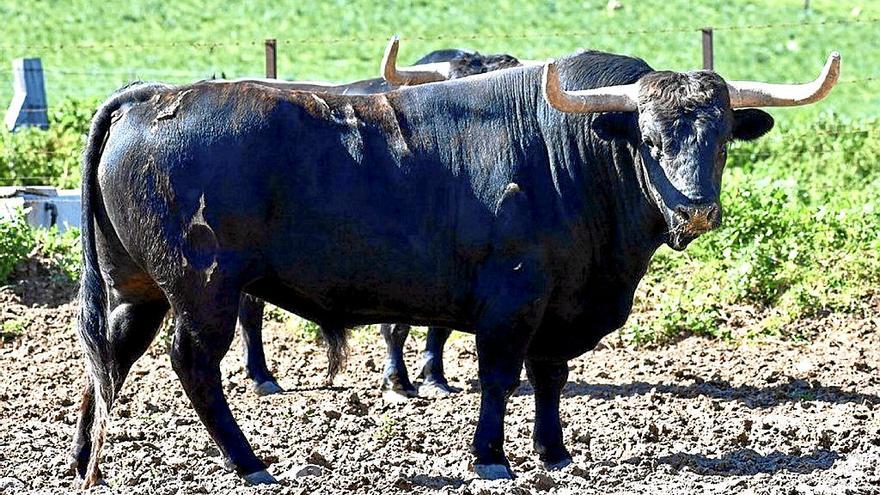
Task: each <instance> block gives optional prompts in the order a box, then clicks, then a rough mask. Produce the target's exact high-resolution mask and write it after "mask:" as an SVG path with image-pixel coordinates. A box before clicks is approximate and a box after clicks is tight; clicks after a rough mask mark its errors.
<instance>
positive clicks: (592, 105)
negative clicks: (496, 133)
mask: <svg viewBox="0 0 880 495" xmlns="http://www.w3.org/2000/svg"><path fill="white" fill-rule="evenodd" d="M541 88H542V89H543V91H544V99H546V100H547V103H549V104H550V106H552V107H553V108H555V109H557V110H561V111H563V112H566V113H589V112H632V111H635V110H636V109H637V108H638V105H637V104H636V102H637V99H638V95H639V87H638V85H637V84H626V85H620V86H606V87H603V88H595V89H585V90H581V91H566V90H564V89H562V88H561V87H560V85H559V71H558V69H557V67H556V61H555V60H550V61H548V62H547V65H545V66H544V74H543V77H542V80H541Z"/></svg>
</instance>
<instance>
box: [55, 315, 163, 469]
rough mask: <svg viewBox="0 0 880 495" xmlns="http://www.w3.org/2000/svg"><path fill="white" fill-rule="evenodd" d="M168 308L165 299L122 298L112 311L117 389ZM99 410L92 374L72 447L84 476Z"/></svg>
mask: <svg viewBox="0 0 880 495" xmlns="http://www.w3.org/2000/svg"><path fill="white" fill-rule="evenodd" d="M167 312H168V303H167V302H166V301H165V300H164V299H157V300H153V301H147V302H137V303H131V302H121V303H117V305H116V306H115V307H114V308H113V310H112V311H111V312H110V318H109V325H110V335H109V341H110V349H111V352H112V353H113V355H114V360H113V362H114V363H115V364H116V370H115V374H116V376H117V377H118V380H117V382H116V383H115V385H116V392H117V393H119V390H120V389H121V388H122V384H123V382H124V380H125V377H126V376H127V375H128V372H129V370H131V367H132V365H134V363H135V361H137V360H138V358H140V357H141V356H142V355H143V354H144V352H146V350H147V348H148V347H149V346H150V343H151V342H152V341H153V339H154V338H155V336H156V332H157V331H158V330H159V327H160V326H161V325H162V319H163V318H164V317H165V313H167ZM94 413H95V401H94V397H93V388H92V381H91V378H89V380H88V383H87V384H86V387H85V390H84V391H83V396H82V401H81V403H80V416H79V421H78V422H77V427H76V434H75V436H74V439H73V448H72V451H71V457H72V459H71V461H72V462H71V464H72V467H73V468H74V469H75V470H76V472H77V474H79V476H80V477H84V476H85V472H86V467H87V466H88V464H89V453H90V452H91V447H92V443H91V429H92V421H93V419H94Z"/></svg>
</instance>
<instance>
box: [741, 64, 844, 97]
mask: <svg viewBox="0 0 880 495" xmlns="http://www.w3.org/2000/svg"><path fill="white" fill-rule="evenodd" d="M838 77H840V53H838V52H831V55H829V56H828V61H827V62H825V67H824V68H823V69H822V73H821V74H819V77H818V78H817V79H816V80H815V81H812V82H808V83H804V84H769V83H762V82H755V81H729V82H728V83H727V90H728V91H729V92H730V106H731V107H732V108H744V107H792V106H797V105H809V104H810V103H814V102H817V101H819V100H821V99H822V98H825V96H827V95H828V93H829V92H830V91H831V88H833V87H834V85H835V84H837V78H838Z"/></svg>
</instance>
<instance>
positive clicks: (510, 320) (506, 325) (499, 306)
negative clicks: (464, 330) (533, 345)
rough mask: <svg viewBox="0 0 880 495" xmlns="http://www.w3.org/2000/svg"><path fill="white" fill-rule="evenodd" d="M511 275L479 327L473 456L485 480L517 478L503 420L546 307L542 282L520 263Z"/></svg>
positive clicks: (477, 336) (477, 333) (514, 266)
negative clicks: (506, 446) (477, 406)
mask: <svg viewBox="0 0 880 495" xmlns="http://www.w3.org/2000/svg"><path fill="white" fill-rule="evenodd" d="M513 270H514V272H516V273H512V274H511V275H513V276H511V277H509V278H507V280H506V281H505V282H506V283H504V284H502V285H501V286H500V288H499V290H498V291H497V292H496V293H495V294H494V296H493V297H492V301H491V302H490V303H489V304H488V305H487V307H486V311H485V312H484V313H483V315H482V317H481V318H480V320H479V322H478V323H477V325H476V340H477V359H478V364H479V376H480V387H481V397H480V418H479V421H478V422H477V429H476V432H475V434H474V442H473V444H472V447H471V450H472V452H473V453H474V455H475V456H476V462H475V464H474V471H475V472H476V473H477V474H478V475H479V476H480V477H481V478H484V479H502V478H513V477H514V474H513V471H511V469H510V463H509V462H508V460H507V457H506V455H505V454H504V416H505V413H506V408H507V400H508V399H509V398H510V396H511V395H512V394H513V392H514V391H515V390H516V388H517V386H519V381H520V374H521V372H522V366H523V361H524V360H525V355H526V350H527V349H528V346H529V342H530V341H531V338H532V336H533V335H534V332H535V329H536V328H537V327H538V324H539V322H540V319H541V317H542V316H543V313H544V308H545V306H546V297H545V296H544V292H543V290H544V287H545V286H544V284H543V280H542V279H541V278H540V277H538V276H532V275H530V274H528V273H527V272H528V271H529V270H526V269H524V268H523V266H522V264H521V263H520V264H517V265H513Z"/></svg>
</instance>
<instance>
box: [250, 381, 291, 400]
mask: <svg viewBox="0 0 880 495" xmlns="http://www.w3.org/2000/svg"><path fill="white" fill-rule="evenodd" d="M282 392H284V389H283V388H281V386H280V385H278V383H277V382H275V380H266V381H265V382H263V383H260V384H256V383H255V384H254V393H256V394H257V395H259V396H260V397H263V396H266V395H272V394H280V393H282Z"/></svg>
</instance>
